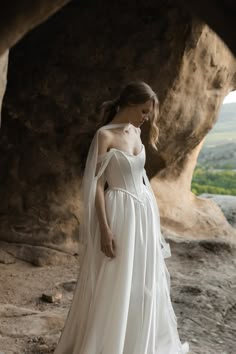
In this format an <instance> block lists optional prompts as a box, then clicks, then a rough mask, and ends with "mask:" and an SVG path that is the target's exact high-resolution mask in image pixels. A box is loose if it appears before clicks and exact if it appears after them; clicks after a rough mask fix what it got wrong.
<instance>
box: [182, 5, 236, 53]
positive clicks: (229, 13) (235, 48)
mask: <svg viewBox="0 0 236 354" xmlns="http://www.w3.org/2000/svg"><path fill="white" fill-rule="evenodd" d="M175 1H176V2H177V3H179V4H181V5H182V6H183V7H184V8H186V9H188V10H189V11H190V13H192V15H193V16H195V17H196V16H197V17H199V18H201V19H202V20H203V21H204V22H206V23H207V24H208V25H209V26H210V27H211V28H212V29H213V30H214V31H215V32H216V33H218V35H219V36H220V37H221V38H222V39H223V40H224V41H225V43H227V45H228V46H229V48H230V49H231V50H232V52H233V53H234V54H236V41H235V31H236V22H235V14H236V2H235V1H232V0H214V2H213V3H212V2H210V1H205V0H188V1H185V0H175Z"/></svg>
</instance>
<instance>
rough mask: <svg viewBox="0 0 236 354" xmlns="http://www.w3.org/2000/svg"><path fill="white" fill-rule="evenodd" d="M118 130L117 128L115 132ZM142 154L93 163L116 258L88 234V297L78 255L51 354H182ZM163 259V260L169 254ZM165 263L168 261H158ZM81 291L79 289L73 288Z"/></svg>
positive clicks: (113, 154)
mask: <svg viewBox="0 0 236 354" xmlns="http://www.w3.org/2000/svg"><path fill="white" fill-rule="evenodd" d="M116 126H122V124H116ZM145 160H146V154H145V147H144V145H142V149H141V151H140V152H139V153H138V154H137V155H131V154H129V153H128V152H126V151H123V150H119V149H115V148H112V149H110V150H109V151H108V152H107V153H105V154H104V155H101V156H99V157H98V161H99V162H101V163H102V166H103V168H102V169H101V171H100V173H99V175H98V177H99V176H100V175H101V174H102V173H104V177H105V178H106V181H107V183H108V188H107V189H106V191H105V203H106V212H107V218H108V222H109V225H110V227H111V229H112V231H113V234H114V237H115V241H116V245H117V248H116V257H115V258H112V259H111V258H108V257H106V256H105V255H104V253H103V252H101V250H100V230H99V227H98V225H97V226H96V227H95V231H94V232H95V242H96V247H95V249H97V253H96V254H95V255H94V257H95V258H96V259H95V262H96V269H97V273H96V275H95V292H94V296H93V298H92V299H91V298H90V297H89V296H87V293H86V281H87V278H88V275H87V273H88V268H89V265H90V261H91V260H90V259H88V257H86V252H85V255H84V258H83V261H82V264H81V270H80V276H79V278H78V282H77V285H76V289H75V292H74V296H73V300H72V304H71V307H70V310H69V313H68V316H67V319H66V322H65V326H64V328H63V331H62V334H61V337H60V340H59V343H58V345H57V348H56V350H55V352H54V354H185V353H188V352H189V345H188V343H187V342H185V343H184V344H181V342H180V339H179V335H178V330H177V319H176V316H175V313H174V310H173V307H172V304H171V299H170V277H169V272H168V270H167V267H166V265H165V261H164V258H165V252H167V253H168V250H163V249H162V247H161V242H160V239H161V231H160V217H159V211H158V207H157V204H156V200H155V197H154V194H153V192H152V190H151V187H150V184H149V181H148V178H147V175H146V171H145V168H144V165H145ZM169 255H170V254H169ZM166 256H168V255H166ZM80 285H81V286H80Z"/></svg>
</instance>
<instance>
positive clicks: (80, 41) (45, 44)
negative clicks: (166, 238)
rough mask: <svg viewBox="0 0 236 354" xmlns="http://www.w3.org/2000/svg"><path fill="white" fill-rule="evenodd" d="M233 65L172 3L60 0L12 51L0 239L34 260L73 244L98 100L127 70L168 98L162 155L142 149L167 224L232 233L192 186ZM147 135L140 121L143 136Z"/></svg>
mask: <svg viewBox="0 0 236 354" xmlns="http://www.w3.org/2000/svg"><path fill="white" fill-rule="evenodd" d="M117 13H119V16H117ZM235 72H236V66H235V60H234V58H233V57H232V55H231V54H230V52H229V51H228V49H227V48H226V47H225V45H224V44H223V43H222V42H221V41H220V40H219V38H218V37H217V35H216V34H215V33H213V32H212V31H211V30H209V28H208V27H207V26H205V25H202V24H201V23H199V22H198V21H193V20H192V18H191V17H190V16H189V15H188V14H186V13H185V12H184V11H182V10H181V9H180V8H179V7H177V6H175V5H174V4H171V3H169V6H168V7H166V4H164V3H162V2H156V1H154V0H152V1H149V2H148V3H145V4H144V3H143V4H139V5H137V2H136V1H130V2H129V5H127V3H123V2H118V3H116V4H114V5H113V6H112V8H111V6H110V3H109V2H108V1H104V3H103V6H102V7H101V6H100V4H95V3H93V4H90V6H86V5H85V4H83V6H82V5H80V4H77V3H72V4H71V5H68V6H67V7H65V8H64V9H63V10H61V11H60V12H58V13H57V14H56V15H54V17H52V18H51V19H50V21H47V22H45V23H44V24H42V25H41V26H40V27H38V28H37V29H35V30H34V31H32V32H31V33H30V34H28V35H27V36H26V37H25V38H24V40H22V41H21V42H20V43H19V44H18V45H17V46H16V47H15V48H13V49H12V51H11V55H10V62H9V79H8V80H9V83H8V88H7V92H6V96H5V100H4V107H3V116H4V120H3V125H2V134H1V139H0V168H1V171H4V173H2V174H1V184H0V193H1V205H0V213H1V226H0V239H1V240H2V241H5V242H6V241H8V242H12V243H14V244H13V245H12V247H13V251H12V253H13V254H14V255H15V256H18V257H20V258H23V259H24V257H26V256H25V255H27V257H28V258H27V260H28V259H29V253H30V254H33V255H34V256H33V260H34V263H35V264H45V263H47V261H46V260H45V257H47V258H48V263H50V262H52V261H53V259H57V260H58V255H57V254H55V250H57V251H58V252H61V251H65V252H68V253H70V254H74V253H77V252H78V240H79V235H78V225H79V219H80V181H81V176H82V173H83V167H84V161H85V157H86V153H87V151H88V147H89V143H90V141H91V138H92V136H93V133H94V131H95V129H96V123H97V122H98V115H97V114H96V107H97V106H98V104H100V103H101V102H102V101H103V100H106V99H108V98H110V97H112V96H116V95H117V93H118V92H119V90H120V88H121V86H122V85H124V84H126V83H127V82H128V81H130V80H132V79H141V80H144V81H147V82H148V83H150V85H151V86H152V87H153V88H154V90H156V91H157V93H158V96H159V99H160V103H161V115H160V119H159V126H160V147H159V152H158V154H154V153H153V152H152V151H151V150H150V148H149V147H148V145H147V144H146V146H147V172H148V174H149V177H150V178H151V177H153V178H152V185H153V188H154V191H155V193H156V195H157V198H158V202H159V205H160V209H161V216H162V224H163V230H164V231H166V233H167V234H172V235H175V236H176V237H177V236H178V237H179V236H182V237H183V236H186V235H190V236H192V237H196V236H199V237H202V238H206V237H209V238H215V237H219V236H221V235H225V236H226V237H227V238H228V239H229V238H230V237H232V235H233V233H234V230H233V229H232V228H231V227H230V225H229V224H228V223H227V221H226V219H225V218H224V216H223V214H222V213H221V212H220V209H219V208H217V206H216V204H214V203H213V202H210V201H205V200H203V199H199V198H196V197H195V196H193V195H192V193H191V192H190V184H191V177H192V172H193V169H194V166H195V161H196V158H197V154H198V151H199V149H200V145H199V144H201V142H202V140H203V138H204V136H205V135H206V134H207V133H208V131H209V130H210V129H211V127H212V126H213V124H214V123H215V121H216V117H217V112H218V109H219V107H220V105H221V103H222V101H223V98H224V96H225V95H226V94H227V93H228V92H229V91H230V90H232V89H233V88H235V77H236V76H235ZM146 136H147V128H146V129H145V128H144V129H143V132H142V138H143V140H144V142H145V143H146V142H147V141H146ZM209 203H211V204H209ZM213 215H214V218H213ZM213 219H214V220H213ZM4 244H5V243H4V242H2V245H4ZM16 244H22V245H23V246H22V247H16ZM25 244H26V245H25ZM24 245H25V246H24ZM29 245H31V246H34V247H37V249H36V250H35V252H31V251H30V252H29V249H30V248H29ZM23 247H25V249H23ZM45 248H48V250H50V249H53V250H52V257H51V258H50V253H49V251H47V252H44V256H43V259H42V260H39V261H37V260H35V257H36V256H37V255H38V257H40V251H39V250H45ZM7 252H10V249H9V247H7Z"/></svg>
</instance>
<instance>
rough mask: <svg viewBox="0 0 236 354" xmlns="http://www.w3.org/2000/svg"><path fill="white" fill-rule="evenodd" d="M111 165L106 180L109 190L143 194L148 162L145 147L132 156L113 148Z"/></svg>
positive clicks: (106, 172)
mask: <svg viewBox="0 0 236 354" xmlns="http://www.w3.org/2000/svg"><path fill="white" fill-rule="evenodd" d="M109 153H111V154H112V156H111V158H110V161H109V164H108V165H107V167H106V169H105V178H106V181H107V183H108V186H109V188H122V189H125V190H127V191H129V192H130V193H133V194H135V195H137V196H138V195H140V194H142V192H143V187H144V183H143V171H144V165H145V160H146V154H145V146H144V145H143V144H142V148H141V151H140V152H139V153H138V154H137V155H132V154H130V153H128V152H126V151H123V150H119V149H115V148H112V149H110V151H109Z"/></svg>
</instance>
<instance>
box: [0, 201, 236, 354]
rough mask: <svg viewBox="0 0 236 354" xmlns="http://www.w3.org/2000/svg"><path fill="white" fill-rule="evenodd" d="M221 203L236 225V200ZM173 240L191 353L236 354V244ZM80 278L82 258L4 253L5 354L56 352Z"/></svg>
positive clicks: (0, 326)
mask: <svg viewBox="0 0 236 354" xmlns="http://www.w3.org/2000/svg"><path fill="white" fill-rule="evenodd" d="M208 197H210V196H208ZM211 197H213V198H214V196H211ZM225 198H227V197H225ZM216 199H217V197H216ZM220 203H221V204H222V203H223V205H224V211H225V212H226V216H227V217H228V220H229V221H230V222H231V223H232V225H233V226H234V227H236V215H235V211H236V197H235V198H233V199H230V205H229V204H227V202H226V199H224V202H222V198H220V202H219V205H220ZM226 205H227V207H226ZM169 242H170V245H171V250H172V257H171V258H169V259H167V260H166V264H167V267H168V269H169V271H170V274H171V297H172V301H173V306H174V309H175V313H176V315H177V318H178V326H179V333H180V337H181V339H182V341H186V340H187V341H188V342H189V344H190V349H191V350H190V353H191V354H235V353H236V339H235V333H236V332H235V331H236V272H235V267H236V246H233V245H229V244H228V243H227V241H225V240H221V241H218V242H215V241H214V242H213V241H209V240H202V241H196V242H195V241H192V240H191V241H188V240H184V241H178V242H176V241H174V240H169ZM78 274H79V259H78V256H74V257H71V258H68V259H67V260H66V262H64V263H63V264H61V265H55V266H44V267H36V266H33V265H31V264H29V263H26V262H23V261H21V260H18V259H16V258H14V257H12V256H11V255H10V254H9V253H7V252H4V251H1V252H0V283H1V292H0V354H3V353H4V354H13V353H14V354H36V353H37V354H47V353H53V350H54V348H55V346H56V343H57V341H58V339H59V335H60V329H61V328H62V326H63V323H64V320H65V317H66V314H67V311H68V309H69V306H70V302H71V299H72V296H73V289H74V287H75V282H76V280H77V277H78ZM43 294H44V295H43ZM46 295H47V296H46ZM42 296H43V297H42Z"/></svg>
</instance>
